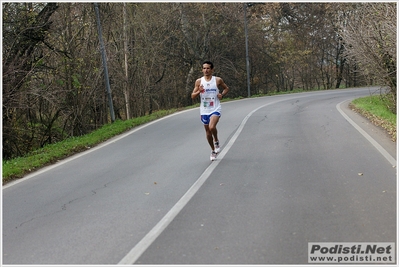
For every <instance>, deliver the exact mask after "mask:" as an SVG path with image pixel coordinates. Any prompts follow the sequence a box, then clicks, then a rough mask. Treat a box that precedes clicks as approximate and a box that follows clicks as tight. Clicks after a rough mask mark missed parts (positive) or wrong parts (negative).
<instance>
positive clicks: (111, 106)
mask: <svg viewBox="0 0 399 267" xmlns="http://www.w3.org/2000/svg"><path fill="white" fill-rule="evenodd" d="M94 9H95V12H96V18H97V29H98V39H99V41H100V49H101V56H102V60H103V66H104V76H105V87H106V88H107V95H108V105H109V111H110V113H111V122H114V121H115V112H114V105H113V104H112V95H111V88H110V85H109V77H108V67H107V56H106V54H105V48H104V42H103V36H102V31H101V22H100V12H99V11H98V4H97V3H94Z"/></svg>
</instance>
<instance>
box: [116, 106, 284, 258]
mask: <svg viewBox="0 0 399 267" xmlns="http://www.w3.org/2000/svg"><path fill="white" fill-rule="evenodd" d="M280 101H282V100H278V101H275V102H271V103H268V104H265V105H263V106H260V107H258V108H257V109H254V110H253V111H251V112H250V113H249V114H248V115H247V116H246V117H245V118H244V119H243V121H242V122H241V124H240V126H239V127H238V129H237V130H236V132H235V133H234V135H233V137H232V138H231V139H230V141H229V142H228V143H227V145H226V146H225V147H224V148H223V149H222V151H221V152H220V154H219V155H218V157H217V160H216V161H213V162H212V163H211V165H210V166H209V167H208V168H207V169H206V170H205V171H204V172H203V173H202V174H201V176H200V177H199V178H198V180H197V181H196V182H195V183H194V184H193V185H192V186H191V187H190V189H189V190H188V191H187V192H186V193H185V194H184V195H183V196H182V197H181V198H180V200H179V201H177V203H176V204H175V205H174V206H173V207H172V209H171V210H169V212H168V213H167V214H166V215H165V216H164V217H163V218H162V219H161V220H160V221H159V222H158V223H157V224H156V225H155V226H154V228H152V229H151V231H150V232H148V233H147V235H146V236H144V238H143V239H141V241H140V242H139V243H137V245H136V246H134V247H133V248H132V250H130V252H129V253H128V254H127V255H126V256H125V257H124V258H123V259H122V260H121V261H120V262H119V263H118V264H126V265H131V264H134V263H135V262H136V261H137V260H138V259H139V258H140V256H141V255H142V254H143V253H144V252H145V251H146V250H147V248H148V247H149V246H150V245H151V244H152V243H153V242H154V241H155V239H156V238H157V237H158V236H159V235H160V234H161V233H162V232H163V230H165V229H166V227H167V226H168V225H169V224H170V223H171V222H172V221H173V219H174V218H175V217H176V216H177V215H178V214H179V212H180V211H181V210H182V209H183V208H184V207H185V206H186V205H187V203H188V202H189V201H190V199H191V198H192V197H193V196H194V195H195V193H197V191H198V190H199V189H200V188H201V186H202V185H203V184H204V183H205V181H206V180H207V179H208V177H209V176H210V175H211V174H212V172H213V171H214V170H215V168H216V167H217V166H218V165H219V162H220V161H221V160H222V159H223V158H224V155H225V154H226V153H227V152H228V151H229V149H230V148H231V147H232V146H233V144H234V142H235V141H236V139H237V137H238V136H239V135H240V133H241V131H242V129H243V128H244V125H245V124H246V122H247V121H248V119H249V117H251V115H252V114H253V113H254V112H256V111H257V110H259V109H261V108H263V107H265V106H268V105H271V104H275V103H276V102H280Z"/></svg>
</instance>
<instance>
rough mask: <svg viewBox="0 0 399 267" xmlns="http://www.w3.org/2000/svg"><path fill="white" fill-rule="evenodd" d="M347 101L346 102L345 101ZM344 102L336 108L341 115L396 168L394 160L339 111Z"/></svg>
mask: <svg viewBox="0 0 399 267" xmlns="http://www.w3.org/2000/svg"><path fill="white" fill-rule="evenodd" d="M345 101H347V100H345ZM345 101H342V102H341V103H338V104H337V106H336V108H337V110H338V111H339V113H341V115H342V116H343V117H344V118H345V119H346V120H347V121H348V122H349V123H350V124H351V125H352V126H353V127H355V129H356V130H358V131H359V132H360V133H361V134H362V135H363V136H364V138H366V139H367V140H368V141H369V142H370V143H371V144H372V145H373V146H374V147H375V148H376V149H377V150H378V151H379V152H380V153H381V154H382V155H383V156H384V157H385V158H386V159H387V160H388V162H389V163H390V164H391V165H392V166H396V160H395V159H394V158H393V157H392V156H391V155H390V154H389V153H388V152H387V151H386V150H385V149H384V148H383V147H382V146H381V145H380V144H379V143H377V141H375V140H374V139H373V138H372V137H371V136H370V135H369V134H368V133H366V132H365V131H364V130H363V129H362V128H360V126H359V125H357V124H356V123H355V122H354V121H353V120H352V119H351V118H349V117H348V115H346V114H345V113H344V112H343V110H342V109H341V107H340V106H341V104H342V103H344V102H345Z"/></svg>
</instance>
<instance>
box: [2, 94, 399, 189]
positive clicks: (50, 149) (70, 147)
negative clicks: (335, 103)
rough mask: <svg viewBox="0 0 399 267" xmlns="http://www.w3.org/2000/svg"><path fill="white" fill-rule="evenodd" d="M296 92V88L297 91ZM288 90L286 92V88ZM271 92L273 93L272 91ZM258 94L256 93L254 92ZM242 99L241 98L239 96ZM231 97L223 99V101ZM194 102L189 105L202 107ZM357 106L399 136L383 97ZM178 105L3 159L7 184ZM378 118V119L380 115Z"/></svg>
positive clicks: (355, 103)
mask: <svg viewBox="0 0 399 267" xmlns="http://www.w3.org/2000/svg"><path fill="white" fill-rule="evenodd" d="M295 92H296V91H295ZM282 93H286V92H282ZM268 95H269V94H268ZM252 97H256V96H252ZM238 99H240V98H238ZM225 101H231V99H228V98H227V99H223V102H225ZM198 106H199V105H198V104H196V105H193V106H190V107H187V108H185V109H190V108H193V107H198ZM353 107H354V108H355V109H356V110H357V111H358V112H359V111H360V112H361V113H362V114H363V115H365V116H368V118H369V119H371V120H372V121H373V122H374V123H376V122H378V123H379V125H382V126H383V127H384V128H385V129H387V130H388V132H390V133H391V134H394V136H395V140H396V114H392V112H390V111H389V110H388V108H386V105H385V103H384V102H383V101H382V100H381V99H379V96H372V97H365V98H361V99H356V100H355V101H353ZM176 111H177V109H171V110H167V111H165V110H162V111H157V112H154V113H152V114H151V115H147V116H143V117H139V118H134V119H130V120H126V121H121V120H117V121H115V122H114V123H112V124H106V125H104V126H103V127H101V128H99V129H98V130H95V131H93V132H92V133H90V134H87V135H84V136H80V137H73V138H69V139H66V140H64V141H61V142H58V143H55V144H50V145H47V146H45V147H43V148H41V149H38V150H36V151H33V152H31V153H29V154H28V155H26V156H24V157H19V158H15V159H11V160H3V169H2V172H3V184H6V183H7V182H10V181H12V180H14V179H17V178H20V177H23V176H24V175H26V174H28V173H30V172H32V171H35V170H37V169H39V168H42V167H44V166H47V165H50V164H53V163H55V162H57V161H59V160H61V159H64V158H66V157H69V156H71V155H73V154H76V153H78V152H82V151H85V150H87V149H90V148H92V147H94V146H96V145H98V144H100V143H102V142H104V141H106V140H108V139H110V138H112V137H114V136H116V135H119V134H122V133H124V132H126V131H128V130H130V129H132V128H134V127H137V126H139V125H142V124H145V123H148V122H151V121H153V120H156V119H159V118H161V117H164V116H167V115H169V114H172V113H175V112H176ZM377 118H378V119H377Z"/></svg>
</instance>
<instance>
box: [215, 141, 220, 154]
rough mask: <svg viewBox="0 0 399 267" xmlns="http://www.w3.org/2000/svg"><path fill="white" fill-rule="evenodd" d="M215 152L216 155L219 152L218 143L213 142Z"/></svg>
mask: <svg viewBox="0 0 399 267" xmlns="http://www.w3.org/2000/svg"><path fill="white" fill-rule="evenodd" d="M215 152H216V154H218V153H219V152H220V145H219V141H217V142H215Z"/></svg>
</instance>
